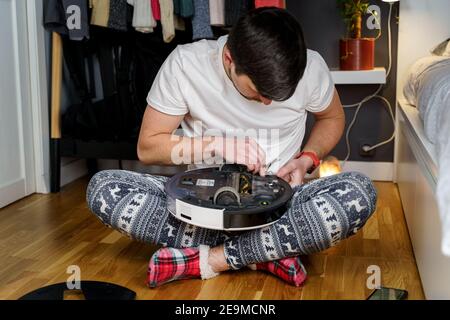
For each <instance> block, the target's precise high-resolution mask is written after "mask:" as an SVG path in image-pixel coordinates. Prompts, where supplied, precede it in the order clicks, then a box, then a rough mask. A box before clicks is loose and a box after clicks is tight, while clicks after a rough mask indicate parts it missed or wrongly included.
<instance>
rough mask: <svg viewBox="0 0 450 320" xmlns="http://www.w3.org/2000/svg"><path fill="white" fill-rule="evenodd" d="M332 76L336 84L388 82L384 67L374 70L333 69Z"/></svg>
mask: <svg viewBox="0 0 450 320" xmlns="http://www.w3.org/2000/svg"><path fill="white" fill-rule="evenodd" d="M330 71H331V77H332V78H333V82H334V83H335V84H377V83H380V84H381V83H386V69H385V68H383V67H380V68H374V69H373V70H358V71H347V70H335V69H331V70H330Z"/></svg>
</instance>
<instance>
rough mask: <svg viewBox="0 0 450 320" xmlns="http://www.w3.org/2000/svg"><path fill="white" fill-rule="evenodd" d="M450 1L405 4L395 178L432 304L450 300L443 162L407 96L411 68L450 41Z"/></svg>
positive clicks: (407, 0) (406, 1)
mask: <svg viewBox="0 0 450 320" xmlns="http://www.w3.org/2000/svg"><path fill="white" fill-rule="evenodd" d="M448 12H450V2H449V1H448V0H422V1H415V0H402V1H401V3H400V14H399V18H400V19H399V21H400V22H399V49H398V70H397V97H398V102H397V107H396V123H397V126H396V140H395V159H394V162H395V166H394V179H395V181H396V182H397V183H398V188H399V191H400V197H401V201H402V205H403V210H404V213H405V218H406V222H407V225H408V230H409V235H410V238H411V243H412V246H413V250H414V255H415V258H416V262H417V267H418V269H419V273H420V278H421V281H422V286H423V289H424V293H425V297H426V298H427V299H450V257H446V256H444V255H443V254H442V252H441V221H440V217H439V211H438V205H437V201H436V199H435V191H436V182H437V179H438V170H437V162H436V161H437V157H436V151H435V147H434V145H433V144H431V143H430V142H429V140H428V139H427V138H426V136H425V133H424V129H423V122H422V121H421V120H420V118H419V115H418V110H417V109H416V108H415V107H414V106H411V105H408V104H407V103H406V102H405V100H404V98H403V94H402V90H403V87H404V79H405V77H406V75H407V73H408V70H409V68H410V66H411V65H412V64H413V63H414V62H415V61H416V60H417V59H419V58H420V57H423V56H427V55H429V54H430V53H429V49H430V48H432V47H433V46H435V45H436V44H438V43H439V42H440V41H443V40H444V39H446V37H448V36H450V19H448V17H447V14H448Z"/></svg>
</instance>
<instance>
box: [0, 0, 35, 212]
mask: <svg viewBox="0 0 450 320" xmlns="http://www.w3.org/2000/svg"><path fill="white" fill-rule="evenodd" d="M27 41H28V39H27V25H26V2H25V1H15V0H0V208H1V207H3V206H5V205H7V204H9V203H11V202H13V201H16V200H18V199H20V198H22V197H24V196H26V195H28V194H30V193H33V192H34V191H35V178H34V164H33V163H34V161H33V160H34V159H33V154H34V150H33V144H32V122H31V114H32V113H31V106H30V77H29V61H28V58H29V57H28V45H27Z"/></svg>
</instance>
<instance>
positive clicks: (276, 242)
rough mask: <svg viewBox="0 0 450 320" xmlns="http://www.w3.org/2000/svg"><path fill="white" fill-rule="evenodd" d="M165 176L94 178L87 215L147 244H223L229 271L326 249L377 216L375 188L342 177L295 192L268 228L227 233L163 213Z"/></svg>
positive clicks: (352, 175)
mask: <svg viewBox="0 0 450 320" xmlns="http://www.w3.org/2000/svg"><path fill="white" fill-rule="evenodd" d="M167 180H168V178H167V177H164V176H158V175H150V174H143V173H137V172H131V171H125V170H105V171H101V172H98V173H97V174H95V175H94V176H93V177H92V179H91V181H90V182H89V185H88V188H87V203H88V206H89V208H90V209H91V211H92V212H93V213H94V214H95V215H96V216H97V217H98V218H99V219H100V220H101V221H102V222H103V223H104V224H105V225H107V226H109V227H111V228H114V229H116V230H118V231H120V232H121V233H123V234H125V235H127V236H128V237H131V238H132V239H135V240H137V241H142V242H145V243H152V244H159V245H162V246H168V247H175V248H184V247H196V246H199V245H200V244H204V245H209V246H216V245H219V244H224V248H225V257H226V259H227V263H228V265H229V266H230V267H231V268H232V269H240V268H242V267H244V266H246V265H249V264H252V263H258V262H264V261H270V260H276V259H280V258H284V257H289V256H296V255H305V254H311V253H314V252H319V251H322V250H325V249H327V248H329V247H332V246H334V245H336V244H337V243H338V242H339V241H341V240H343V239H346V238H348V237H350V236H352V235H354V234H355V233H356V232H357V231H358V230H359V229H360V228H361V227H362V226H363V225H364V224H365V223H366V221H367V219H369V217H370V216H371V215H372V213H373V212H374V211H375V207H376V199H377V194H376V190H375V188H374V186H373V184H372V182H371V181H370V179H369V178H367V177H366V176H364V175H362V174H360V173H356V172H346V173H340V174H337V175H334V176H331V177H327V178H322V179H317V180H313V181H311V182H309V183H306V184H303V185H301V186H296V187H294V189H293V191H294V193H293V196H292V198H291V199H290V201H289V203H288V206H287V207H288V209H287V210H286V212H285V214H284V215H283V216H282V217H281V218H280V219H279V220H278V221H277V222H275V223H274V224H272V225H270V226H266V227H263V228H260V229H256V230H251V231H247V232H241V233H238V234H231V233H227V232H223V231H217V230H210V229H205V228H200V227H196V226H193V225H190V224H187V223H184V222H182V221H180V220H178V219H176V218H175V217H174V216H172V214H170V212H169V211H168V210H167V202H166V200H167V199H166V194H165V191H164V185H165V182H166V181H167Z"/></svg>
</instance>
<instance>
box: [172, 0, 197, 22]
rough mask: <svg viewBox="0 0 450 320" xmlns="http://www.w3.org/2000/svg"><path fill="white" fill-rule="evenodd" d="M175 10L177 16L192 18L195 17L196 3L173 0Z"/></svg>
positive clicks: (186, 0) (191, 0) (190, 0)
mask: <svg viewBox="0 0 450 320" xmlns="http://www.w3.org/2000/svg"><path fill="white" fill-rule="evenodd" d="M173 9H174V12H175V14H176V15H179V16H180V17H183V18H190V17H192V16H193V15H194V2H193V0H173Z"/></svg>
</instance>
